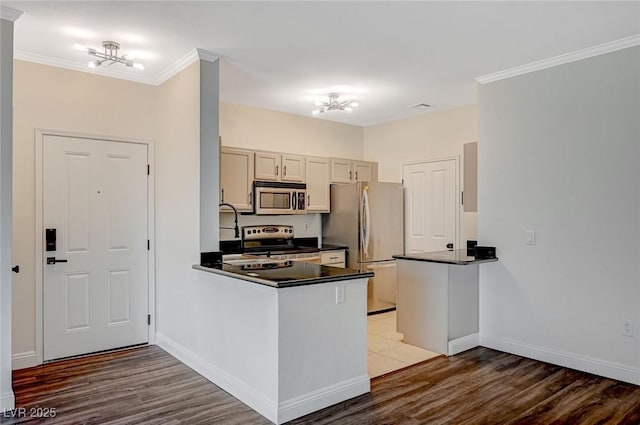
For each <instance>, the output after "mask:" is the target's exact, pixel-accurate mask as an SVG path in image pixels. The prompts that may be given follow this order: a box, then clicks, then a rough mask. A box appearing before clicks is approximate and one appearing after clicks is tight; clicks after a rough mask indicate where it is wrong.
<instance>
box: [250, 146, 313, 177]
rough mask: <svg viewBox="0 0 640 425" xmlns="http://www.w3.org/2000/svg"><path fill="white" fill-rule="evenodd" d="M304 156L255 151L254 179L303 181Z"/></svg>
mask: <svg viewBox="0 0 640 425" xmlns="http://www.w3.org/2000/svg"><path fill="white" fill-rule="evenodd" d="M304 158H305V157H304V156H301V155H291V154H279V153H273V152H256V153H255V179H256V180H265V181H284V182H299V183H304V181H305V159H304Z"/></svg>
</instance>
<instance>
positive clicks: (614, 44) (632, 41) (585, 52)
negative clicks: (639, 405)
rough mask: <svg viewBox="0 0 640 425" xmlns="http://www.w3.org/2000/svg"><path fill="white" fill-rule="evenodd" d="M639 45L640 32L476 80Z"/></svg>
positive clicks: (498, 76)
mask: <svg viewBox="0 0 640 425" xmlns="http://www.w3.org/2000/svg"><path fill="white" fill-rule="evenodd" d="M638 45H640V34H635V35H632V36H631V37H626V38H621V39H619V40H615V41H610V42H608V43H602V44H598V45H596V46H592V47H587V48H586V49H581V50H576V51H575V52H571V53H566V54H564V55H560V56H554V57H552V58H549V59H543V60H540V61H536V62H531V63H529V64H526V65H520V66H516V67H513V68H509V69H505V70H504V71H499V72H494V73H492V74H487V75H483V76H481V77H478V78H476V81H477V82H478V83H480V84H486V83H491V82H494V81H499V80H504V79H505V78H511V77H515V76H517V75H522V74H528V73H530V72H534V71H540V70H541V69H546V68H551V67H554V66H558V65H563V64H566V63H569V62H575V61H578V60H581V59H587V58H590V57H593V56H599V55H603V54H605V53H610V52H615V51H616V50H622V49H626V48H628V47H634V46H638Z"/></svg>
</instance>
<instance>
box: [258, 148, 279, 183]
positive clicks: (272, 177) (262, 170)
mask: <svg viewBox="0 0 640 425" xmlns="http://www.w3.org/2000/svg"><path fill="white" fill-rule="evenodd" d="M255 165H256V169H255V177H256V180H267V181H277V180H280V154H277V153H271V152H256V159H255Z"/></svg>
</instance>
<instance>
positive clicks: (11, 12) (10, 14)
mask: <svg viewBox="0 0 640 425" xmlns="http://www.w3.org/2000/svg"><path fill="white" fill-rule="evenodd" d="M22 13H23V12H22V11H21V10H17V9H12V8H10V7H6V6H0V18H1V19H4V20H6V21H11V22H15V21H17V20H18V18H20V17H21V16H22Z"/></svg>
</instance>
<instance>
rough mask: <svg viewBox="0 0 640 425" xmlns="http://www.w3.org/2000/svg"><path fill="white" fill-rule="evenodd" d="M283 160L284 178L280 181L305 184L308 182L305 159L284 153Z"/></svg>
mask: <svg viewBox="0 0 640 425" xmlns="http://www.w3.org/2000/svg"><path fill="white" fill-rule="evenodd" d="M281 158H282V160H281V165H282V176H281V179H280V180H282V181H283V182H300V183H304V182H305V180H306V175H305V157H304V156H302V155H289V154H286V153H283V154H282V157H281Z"/></svg>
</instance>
